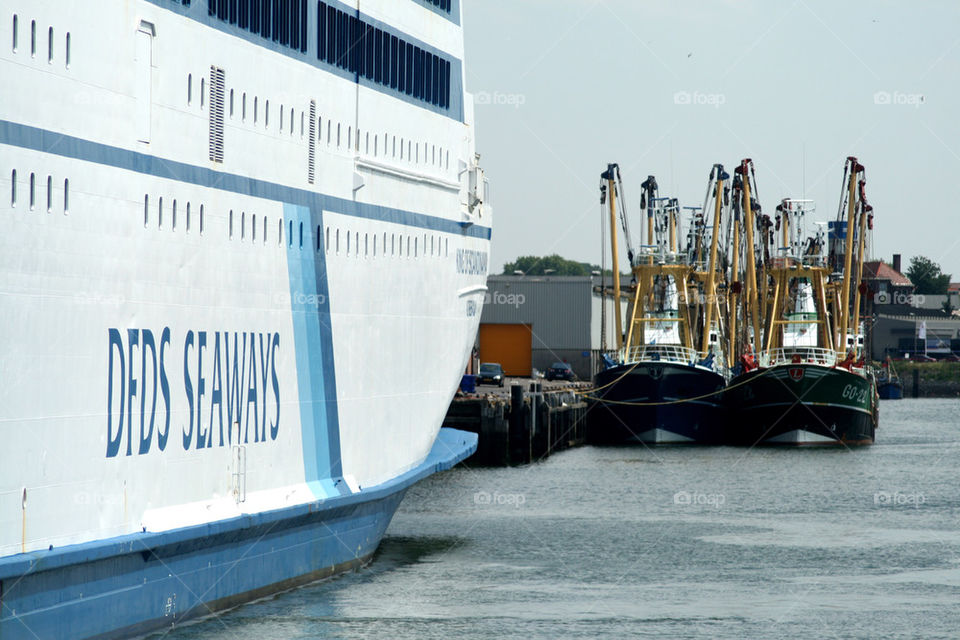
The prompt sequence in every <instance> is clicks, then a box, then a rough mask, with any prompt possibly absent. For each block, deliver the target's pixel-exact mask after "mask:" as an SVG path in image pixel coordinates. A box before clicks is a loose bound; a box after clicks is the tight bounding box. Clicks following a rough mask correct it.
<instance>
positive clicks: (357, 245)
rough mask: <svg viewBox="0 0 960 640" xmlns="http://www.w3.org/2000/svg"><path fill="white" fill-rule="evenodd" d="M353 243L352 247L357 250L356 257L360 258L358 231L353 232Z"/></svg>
mask: <svg viewBox="0 0 960 640" xmlns="http://www.w3.org/2000/svg"><path fill="white" fill-rule="evenodd" d="M353 242H354V244H353V246H355V247H356V248H357V257H359V256H360V232H359V231H354V233H353Z"/></svg>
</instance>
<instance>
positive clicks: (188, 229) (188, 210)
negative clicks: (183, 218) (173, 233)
mask: <svg viewBox="0 0 960 640" xmlns="http://www.w3.org/2000/svg"><path fill="white" fill-rule="evenodd" d="M187 233H190V203H189V202H188V203H187Z"/></svg>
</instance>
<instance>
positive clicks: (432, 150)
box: [423, 145, 437, 164]
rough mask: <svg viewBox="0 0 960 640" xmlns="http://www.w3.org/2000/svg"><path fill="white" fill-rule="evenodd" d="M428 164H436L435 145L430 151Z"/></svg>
mask: <svg viewBox="0 0 960 640" xmlns="http://www.w3.org/2000/svg"><path fill="white" fill-rule="evenodd" d="M423 153H424V155H426V153H427V151H426V148H424V151H423ZM430 164H437V145H433V147H432V148H431V150H430Z"/></svg>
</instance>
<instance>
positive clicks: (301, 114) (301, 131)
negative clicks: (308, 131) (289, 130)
mask: <svg viewBox="0 0 960 640" xmlns="http://www.w3.org/2000/svg"><path fill="white" fill-rule="evenodd" d="M303 124H304V117H303V111H301V112H300V137H301V138H302V137H303Z"/></svg>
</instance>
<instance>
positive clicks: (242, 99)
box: [240, 91, 247, 122]
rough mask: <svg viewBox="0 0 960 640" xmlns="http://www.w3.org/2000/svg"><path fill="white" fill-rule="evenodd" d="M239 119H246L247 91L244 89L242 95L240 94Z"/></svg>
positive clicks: (242, 120) (243, 120)
mask: <svg viewBox="0 0 960 640" xmlns="http://www.w3.org/2000/svg"><path fill="white" fill-rule="evenodd" d="M240 121H241V122H246V121H247V92H246V91H244V92H243V95H242V96H240Z"/></svg>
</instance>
